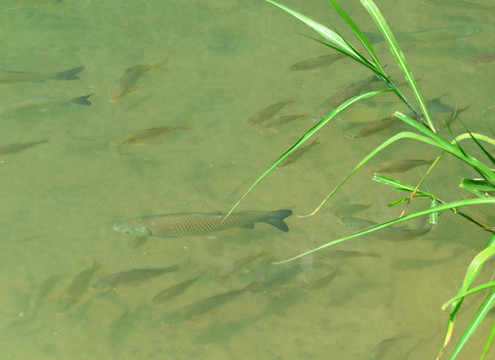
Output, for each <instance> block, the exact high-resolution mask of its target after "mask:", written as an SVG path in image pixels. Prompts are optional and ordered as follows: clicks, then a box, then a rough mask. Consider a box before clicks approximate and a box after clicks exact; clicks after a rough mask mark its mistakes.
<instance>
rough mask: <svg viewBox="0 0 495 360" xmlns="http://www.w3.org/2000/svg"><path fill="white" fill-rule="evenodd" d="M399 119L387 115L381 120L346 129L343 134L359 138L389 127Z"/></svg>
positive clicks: (397, 122)
mask: <svg viewBox="0 0 495 360" xmlns="http://www.w3.org/2000/svg"><path fill="white" fill-rule="evenodd" d="M399 123H400V120H399V119H398V118H396V117H395V116H389V117H386V118H384V119H381V120H377V121H371V122H368V123H365V124H361V125H359V126H357V127H355V128H354V129H351V130H347V131H346V132H345V133H344V136H346V137H351V138H360V137H366V136H370V135H373V134H375V133H377V132H379V131H384V130H386V129H388V128H389V127H392V126H394V125H397V124H399Z"/></svg>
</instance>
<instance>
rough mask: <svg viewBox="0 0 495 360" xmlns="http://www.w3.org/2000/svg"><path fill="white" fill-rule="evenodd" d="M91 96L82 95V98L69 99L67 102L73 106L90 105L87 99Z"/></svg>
mask: <svg viewBox="0 0 495 360" xmlns="http://www.w3.org/2000/svg"><path fill="white" fill-rule="evenodd" d="M92 95H93V94H89V95H84V96H79V97H76V98H73V99H71V100H70V101H69V102H71V103H73V104H77V105H86V106H88V105H91V104H92V102H91V101H89V100H88V98H89V97H90V96H92Z"/></svg>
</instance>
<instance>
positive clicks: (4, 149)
mask: <svg viewBox="0 0 495 360" xmlns="http://www.w3.org/2000/svg"><path fill="white" fill-rule="evenodd" d="M48 142H49V141H48V140H38V141H30V142H25V143H15V144H10V145H0V156H1V155H7V154H18V153H20V152H23V151H24V150H26V149H29V148H31V147H34V146H37V145H40V144H45V143H48Z"/></svg>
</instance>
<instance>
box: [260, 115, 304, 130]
mask: <svg viewBox="0 0 495 360" xmlns="http://www.w3.org/2000/svg"><path fill="white" fill-rule="evenodd" d="M306 117H309V114H297V115H283V116H279V117H278V118H276V119H273V121H266V122H264V123H263V124H261V125H260V126H259V127H258V128H259V129H273V128H274V127H277V126H280V125H285V124H287V123H289V122H292V121H295V120H299V119H303V118H306Z"/></svg>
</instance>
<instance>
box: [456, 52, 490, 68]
mask: <svg viewBox="0 0 495 360" xmlns="http://www.w3.org/2000/svg"><path fill="white" fill-rule="evenodd" d="M462 63H463V64H475V65H478V66H485V65H492V64H495V53H488V54H481V55H476V56H472V57H470V58H467V59H466V60H463V61H462Z"/></svg>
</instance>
